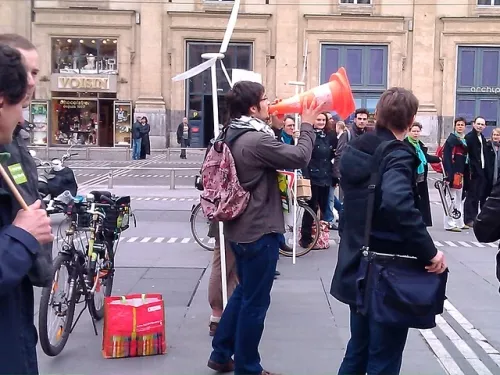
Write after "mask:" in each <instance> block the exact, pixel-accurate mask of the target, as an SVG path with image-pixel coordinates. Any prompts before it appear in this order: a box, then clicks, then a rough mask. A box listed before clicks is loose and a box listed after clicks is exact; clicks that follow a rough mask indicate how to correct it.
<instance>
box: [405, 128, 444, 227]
mask: <svg viewBox="0 0 500 375" xmlns="http://www.w3.org/2000/svg"><path fill="white" fill-rule="evenodd" d="M421 131H422V124H421V123H419V122H417V121H415V122H414V123H413V125H412V126H411V128H410V131H409V133H408V136H407V137H406V138H405V140H404V141H405V142H406V143H407V144H408V145H409V146H410V147H411V148H413V149H414V150H415V152H416V153H417V156H418V159H419V161H420V163H419V164H418V167H417V192H418V208H419V210H420V212H421V213H422V218H423V219H424V223H425V225H427V226H428V227H432V213H431V202H430V199H429V187H428V186H427V174H428V173H429V163H440V162H441V159H440V158H439V157H438V156H435V155H429V153H428V152H427V151H428V148H427V147H425V145H424V143H423V142H422V141H421V140H420V139H419V138H420V132H421Z"/></svg>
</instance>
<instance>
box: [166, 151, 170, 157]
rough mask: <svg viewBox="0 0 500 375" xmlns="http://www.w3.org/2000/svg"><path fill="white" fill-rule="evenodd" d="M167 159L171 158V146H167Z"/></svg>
mask: <svg viewBox="0 0 500 375" xmlns="http://www.w3.org/2000/svg"><path fill="white" fill-rule="evenodd" d="M166 155H167V160H170V148H167V154H166Z"/></svg>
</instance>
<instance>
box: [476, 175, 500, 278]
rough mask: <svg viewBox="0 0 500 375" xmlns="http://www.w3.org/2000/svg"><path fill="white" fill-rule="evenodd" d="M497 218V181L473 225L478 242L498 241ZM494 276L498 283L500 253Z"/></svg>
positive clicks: (499, 222)
mask: <svg viewBox="0 0 500 375" xmlns="http://www.w3.org/2000/svg"><path fill="white" fill-rule="evenodd" d="M499 217H500V180H497V181H496V182H495V184H494V185H493V189H492V190H491V194H490V196H489V197H488V198H487V199H486V202H485V203H484V205H483V207H482V208H481V212H480V213H479V215H477V218H476V222H475V223H474V228H473V229H474V234H475V235H476V238H477V240H478V241H479V242H485V243H491V242H495V241H498V240H499V239H500V220H498V218H499ZM496 276H497V279H498V281H500V251H499V252H498V253H497V256H496Z"/></svg>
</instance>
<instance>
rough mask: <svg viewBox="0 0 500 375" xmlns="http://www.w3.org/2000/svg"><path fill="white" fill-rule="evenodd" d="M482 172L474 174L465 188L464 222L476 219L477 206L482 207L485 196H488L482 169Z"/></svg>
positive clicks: (486, 183)
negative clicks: (466, 188) (467, 187)
mask: <svg viewBox="0 0 500 375" xmlns="http://www.w3.org/2000/svg"><path fill="white" fill-rule="evenodd" d="M482 172H483V173H478V174H477V175H475V176H474V177H473V178H471V180H470V181H469V189H468V190H467V195H466V197H465V204H464V219H465V224H467V223H470V222H474V221H475V220H476V216H477V214H478V213H479V208H481V207H483V204H484V202H486V198H488V191H487V186H488V181H487V179H486V173H485V171H484V169H483V171H482Z"/></svg>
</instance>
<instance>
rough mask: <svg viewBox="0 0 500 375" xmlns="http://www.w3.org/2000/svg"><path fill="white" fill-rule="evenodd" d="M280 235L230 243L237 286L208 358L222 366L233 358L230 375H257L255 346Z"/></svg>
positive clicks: (256, 346) (268, 300) (262, 321)
mask: <svg viewBox="0 0 500 375" xmlns="http://www.w3.org/2000/svg"><path fill="white" fill-rule="evenodd" d="M279 241H280V235H279V234H275V233H271V234H265V235H264V236H262V237H261V238H260V239H258V240H257V241H255V242H251V243H235V242H231V248H232V250H233V252H234V256H235V258H236V267H237V269H238V279H239V282H240V283H239V284H238V286H237V287H236V289H235V290H234V292H233V294H232V296H231V298H230V299H229V301H228V303H227V306H226V309H225V310H224V312H223V313H222V317H221V320H220V323H219V326H218V327H217V331H216V332H215V336H214V338H213V341H212V347H213V351H212V354H211V355H210V359H211V360H212V361H214V362H216V363H219V364H224V363H227V362H229V361H230V359H231V357H232V356H233V355H234V366H235V368H234V374H235V375H242V374H245V375H250V374H260V373H261V372H262V366H261V365H260V355H259V343H260V339H261V337H262V333H263V331H264V320H265V319H266V313H267V310H268V309H269V305H270V304H271V288H272V286H273V281H274V273H275V272H276V263H277V261H278V256H279Z"/></svg>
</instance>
